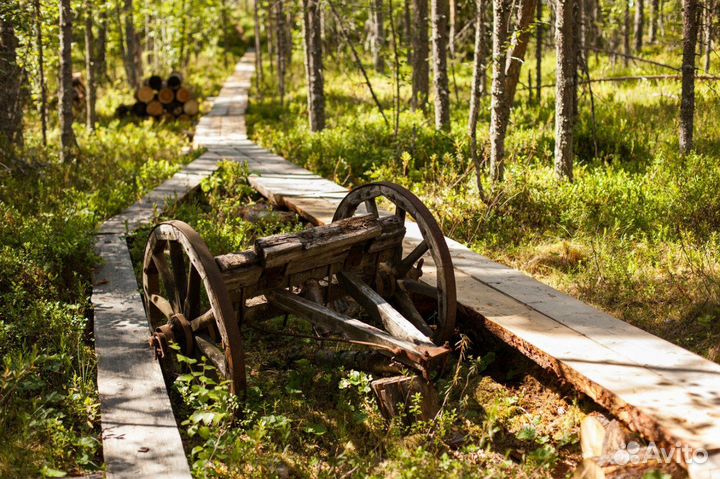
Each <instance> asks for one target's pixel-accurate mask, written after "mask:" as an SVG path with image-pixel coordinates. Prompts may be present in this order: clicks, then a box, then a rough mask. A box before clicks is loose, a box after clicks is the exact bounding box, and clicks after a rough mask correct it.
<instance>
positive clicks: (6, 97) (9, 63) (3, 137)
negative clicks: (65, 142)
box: [0, 15, 23, 158]
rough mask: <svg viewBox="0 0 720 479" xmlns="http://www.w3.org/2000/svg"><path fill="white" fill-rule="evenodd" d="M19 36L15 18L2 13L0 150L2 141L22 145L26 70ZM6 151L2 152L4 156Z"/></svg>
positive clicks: (0, 42) (0, 38)
mask: <svg viewBox="0 0 720 479" xmlns="http://www.w3.org/2000/svg"><path fill="white" fill-rule="evenodd" d="M18 46H19V45H18V38H17V35H16V34H15V28H14V26H13V24H12V18H11V16H10V15H8V16H0V85H2V88H0V152H2V151H3V150H5V149H4V148H3V147H2V144H3V143H5V142H6V141H7V143H8V144H11V145H17V146H22V144H23V108H22V94H21V88H22V71H21V69H20V67H19V66H18V63H17V49H18ZM2 156H3V154H2V153H0V158H2Z"/></svg>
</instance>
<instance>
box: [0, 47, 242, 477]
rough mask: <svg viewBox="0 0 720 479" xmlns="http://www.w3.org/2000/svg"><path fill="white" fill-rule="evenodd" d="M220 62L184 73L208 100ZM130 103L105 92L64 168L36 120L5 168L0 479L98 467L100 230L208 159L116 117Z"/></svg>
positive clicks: (54, 143)
mask: <svg viewBox="0 0 720 479" xmlns="http://www.w3.org/2000/svg"><path fill="white" fill-rule="evenodd" d="M233 58H237V57H231V60H232V59H233ZM219 62H220V63H221V60H220V59H219V58H218V59H216V60H212V61H211V60H209V59H208V58H207V57H202V56H201V57H200V59H199V60H198V63H197V64H196V68H194V69H193V70H192V71H191V72H190V74H189V75H188V77H189V81H190V82H191V83H193V82H195V83H194V84H195V85H196V87H195V92H196V93H198V94H199V96H200V97H201V98H204V97H206V96H209V95H213V94H216V92H217V91H218V90H219V87H220V86H221V84H222V81H223V80H224V78H226V77H227V75H228V73H229V70H228V69H226V68H224V67H223V66H222V64H220V63H219ZM232 63H233V61H231V64H232ZM201 79H202V81H201ZM130 96H131V95H130V94H129V93H128V92H127V91H126V86H125V85H123V84H121V83H119V82H118V83H117V84H114V85H109V86H106V87H104V88H103V89H102V90H101V91H100V96H99V98H100V102H99V105H98V107H99V108H98V110H99V117H100V119H99V124H98V128H97V131H96V132H95V133H94V134H90V133H87V132H86V130H85V129H84V128H83V127H82V126H81V125H79V124H76V125H75V132H76V134H77V136H78V143H79V155H78V158H77V160H76V162H75V163H73V164H69V165H67V164H61V163H59V162H58V160H57V151H58V132H57V129H56V127H55V125H54V124H51V129H50V131H49V133H50V134H49V147H48V148H44V147H43V146H42V144H41V142H40V134H39V126H38V124H39V121H38V119H37V118H36V117H35V116H34V115H33V114H32V113H29V117H28V118H27V126H26V146H25V148H23V149H22V150H21V151H19V152H17V158H19V159H20V160H21V161H15V162H13V163H12V164H13V165H16V168H15V169H13V170H5V169H2V170H0V184H1V185H2V187H0V358H1V361H2V364H1V365H0V371H1V372H2V381H1V382H0V437H2V438H3V440H2V444H0V477H18V478H24V477H39V476H61V475H64V474H68V475H76V474H79V473H82V472H83V471H92V470H97V469H100V468H102V467H103V464H102V446H101V442H100V428H99V421H100V418H99V402H98V396H97V390H96V379H95V378H96V364H95V352H94V348H93V334H92V333H93V319H92V308H91V305H90V302H89V295H90V292H91V289H92V284H91V271H92V268H93V266H94V265H96V264H97V261H98V258H97V257H96V256H95V254H94V252H93V243H94V239H93V237H94V233H95V229H96V227H97V226H98V225H99V224H100V223H102V221H104V220H105V219H107V218H109V217H110V216H112V215H115V214H117V213H119V212H120V211H122V210H123V209H124V208H126V207H128V206H130V205H131V204H132V203H134V202H135V201H137V200H138V199H140V198H141V197H142V196H143V195H144V194H146V193H147V192H148V191H150V190H151V189H152V188H154V187H155V186H157V185H158V184H160V183H161V182H162V181H163V180H164V179H166V178H168V177H170V176H172V175H173V174H174V173H175V172H177V171H178V170H179V169H180V168H181V167H182V165H183V164H186V163H188V162H190V161H192V160H193V159H194V158H196V157H197V156H198V155H199V154H200V153H201V152H197V151H196V152H191V153H188V151H189V148H188V147H189V146H190V135H189V134H190V133H191V130H188V128H189V127H188V125H181V124H171V123H155V122H153V121H132V120H117V119H115V118H113V112H114V110H115V107H116V106H117V104H118V103H119V102H121V101H127V100H128V98H129V97H130ZM51 119H52V117H51Z"/></svg>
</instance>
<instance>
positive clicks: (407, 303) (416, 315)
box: [393, 288, 433, 337]
mask: <svg viewBox="0 0 720 479" xmlns="http://www.w3.org/2000/svg"><path fill="white" fill-rule="evenodd" d="M393 303H394V304H395V306H396V307H397V309H398V311H400V312H401V313H402V315H403V316H405V318H407V320H408V321H410V322H411V323H412V325H413V326H415V327H416V328H418V330H419V331H420V332H421V333H423V334H424V335H425V336H429V337H431V336H432V335H433V331H432V329H430V327H429V326H428V325H427V323H426V322H425V320H424V319H423V317H422V314H420V312H419V311H418V310H417V308H416V307H415V304H414V303H413V301H412V299H410V295H409V294H408V293H407V292H406V291H403V290H402V289H399V288H398V289H397V290H396V291H395V294H393Z"/></svg>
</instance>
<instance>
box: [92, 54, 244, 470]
mask: <svg viewBox="0 0 720 479" xmlns="http://www.w3.org/2000/svg"><path fill="white" fill-rule="evenodd" d="M253 64H254V60H253V54H252V53H251V52H250V53H248V54H246V55H245V57H243V59H242V61H241V62H240V63H239V64H238V66H237V68H236V70H235V72H234V73H233V75H232V76H231V77H230V79H229V80H228V82H227V83H226V84H225V86H224V87H223V89H222V91H221V93H220V95H219V97H218V99H217V100H216V101H215V103H214V104H213V108H212V110H211V112H210V113H209V114H208V115H206V116H205V117H204V118H202V119H201V120H200V125H199V127H198V131H199V132H200V136H201V137H202V132H203V131H206V130H207V128H208V127H210V128H211V129H212V130H213V131H218V130H217V129H218V124H219V128H220V130H219V131H218V134H219V136H223V135H224V136H223V137H224V138H225V139H226V140H229V141H237V140H238V139H243V138H245V127H244V121H245V107H246V105H247V90H248V88H249V81H250V78H251V75H252V71H253V69H252V65H253ZM223 125H224V128H225V129H223ZM222 159H223V156H222V155H219V154H218V153H217V152H215V151H213V150H212V149H210V150H208V151H207V152H206V153H204V154H203V155H202V156H200V157H199V158H198V159H197V160H195V161H193V162H192V163H190V164H189V165H187V166H186V167H185V168H183V170H182V171H180V172H179V173H177V174H175V176H173V177H172V178H170V179H169V180H167V181H165V182H164V183H163V184H161V185H160V186H158V187H157V188H155V189H154V190H153V191H151V192H150V193H149V194H147V195H146V196H145V197H143V199H141V200H140V201H138V202H137V203H135V204H134V205H132V206H131V207H129V208H127V209H126V210H125V211H123V212H122V213H120V214H118V215H116V216H113V217H112V218H110V219H109V220H107V221H106V222H105V223H103V224H102V226H101V227H100V229H99V231H98V234H97V237H96V242H95V250H96V252H97V253H98V255H99V256H100V258H101V260H102V264H101V265H100V266H99V267H97V268H96V270H95V272H94V277H93V293H92V304H93V308H94V312H95V330H94V334H95V351H96V354H97V362H98V364H97V369H98V373H97V374H98V377H97V382H98V393H99V395H100V420H101V427H102V442H103V456H104V461H105V465H106V468H107V477H109V478H128V479H138V478H145V477H153V478H173V479H184V478H190V477H191V474H190V468H189V466H188V463H187V459H186V456H185V451H184V450H183V444H182V440H181V437H180V431H179V430H178V426H177V423H176V420H175V416H174V415H173V410H172V406H171V404H170V398H169V397H168V392H167V389H166V387H165V382H164V379H163V375H162V371H161V369H160V365H159V363H158V362H157V361H155V360H154V359H153V354H152V351H151V350H150V348H149V346H148V342H147V340H148V337H149V335H150V334H149V331H148V326H147V320H146V319H145V310H144V307H143V303H142V298H141V296H140V292H139V287H138V284H137V281H136V279H135V273H134V271H133V265H132V262H131V260H130V252H129V250H128V247H127V242H126V234H128V233H132V232H133V231H135V230H136V229H137V228H139V227H140V226H142V225H145V224H149V223H151V222H152V220H153V218H154V217H155V214H156V213H157V211H162V210H163V208H164V207H165V205H166V204H170V203H172V202H175V201H177V200H180V199H182V198H183V197H184V196H185V195H187V194H188V193H189V192H191V191H192V190H194V189H195V188H197V187H198V186H199V185H200V182H201V181H202V180H203V179H204V178H206V177H208V176H210V175H211V174H212V173H213V172H215V171H216V170H217V168H218V163H219V162H220V160H222Z"/></svg>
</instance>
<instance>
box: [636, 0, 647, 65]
mask: <svg viewBox="0 0 720 479" xmlns="http://www.w3.org/2000/svg"><path fill="white" fill-rule="evenodd" d="M635 2H636V7H635V51H636V52H639V51H640V50H642V47H643V30H644V28H643V27H644V24H645V0H635Z"/></svg>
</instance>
